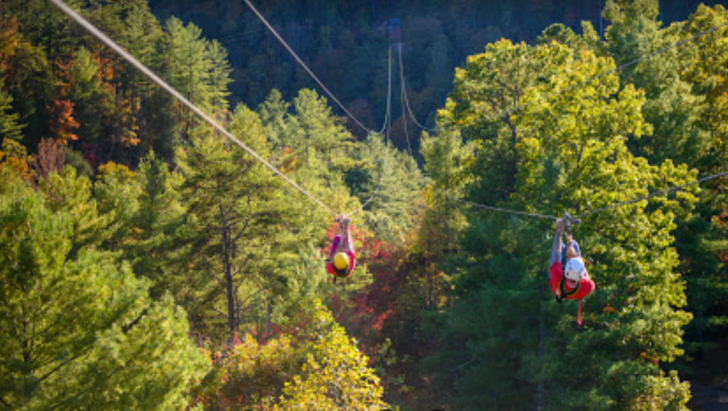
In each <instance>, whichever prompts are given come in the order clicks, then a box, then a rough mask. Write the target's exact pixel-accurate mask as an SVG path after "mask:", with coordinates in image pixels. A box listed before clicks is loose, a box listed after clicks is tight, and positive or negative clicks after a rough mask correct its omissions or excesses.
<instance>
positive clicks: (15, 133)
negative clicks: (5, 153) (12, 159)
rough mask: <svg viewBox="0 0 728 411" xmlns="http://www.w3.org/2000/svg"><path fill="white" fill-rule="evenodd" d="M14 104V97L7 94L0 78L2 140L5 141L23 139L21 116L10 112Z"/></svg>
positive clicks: (0, 126)
mask: <svg viewBox="0 0 728 411" xmlns="http://www.w3.org/2000/svg"><path fill="white" fill-rule="evenodd" d="M12 102H13V97H12V96H11V95H9V94H7V93H6V92H5V82H4V81H3V79H2V78H1V77H0V139H3V140H4V139H6V138H11V139H13V140H20V139H21V138H22V130H23V125H22V124H19V123H18V119H19V118H20V115H19V114H17V113H12V112H10V110H11V109H12V105H11V103H12Z"/></svg>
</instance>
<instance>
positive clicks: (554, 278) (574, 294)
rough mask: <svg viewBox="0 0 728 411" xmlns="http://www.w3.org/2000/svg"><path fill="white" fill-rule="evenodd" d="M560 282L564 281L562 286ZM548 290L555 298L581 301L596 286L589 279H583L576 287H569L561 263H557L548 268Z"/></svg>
mask: <svg viewBox="0 0 728 411" xmlns="http://www.w3.org/2000/svg"><path fill="white" fill-rule="evenodd" d="M562 280H564V282H563V284H562V283H561V281H562ZM549 288H550V289H551V291H552V292H553V293H554V294H556V296H557V297H561V298H567V299H569V300H581V299H582V298H584V297H586V296H587V295H589V294H591V292H592V291H594V288H596V285H595V284H594V281H592V279H591V278H589V277H584V278H582V279H581V281H579V284H578V285H577V286H576V287H569V284H568V281H567V280H566V279H565V278H564V269H563V268H562V267H561V262H559V261H557V262H555V263H553V264H552V265H551V268H549ZM562 289H563V293H562ZM562 294H564V295H562Z"/></svg>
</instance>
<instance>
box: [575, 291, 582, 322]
mask: <svg viewBox="0 0 728 411" xmlns="http://www.w3.org/2000/svg"><path fill="white" fill-rule="evenodd" d="M581 300H582V298H580V299H579V309H578V310H577V312H576V323H577V324H579V325H581Z"/></svg>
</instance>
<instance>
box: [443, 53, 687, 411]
mask: <svg viewBox="0 0 728 411" xmlns="http://www.w3.org/2000/svg"><path fill="white" fill-rule="evenodd" d="M526 55H527V56H528V57H526V58H523V57H522V56H526ZM516 60H517V61H521V62H520V63H519V62H517V61H516ZM524 60H525V61H524ZM556 63H558V64H556ZM613 65H614V62H612V61H611V60H610V59H607V58H599V57H596V56H594V55H593V53H591V52H590V51H586V50H584V51H582V52H580V53H579V54H577V55H576V56H575V55H574V54H573V53H572V52H571V51H570V50H569V49H568V48H566V47H564V46H562V45H559V44H556V43H552V44H545V45H540V46H538V47H536V48H534V49H531V50H526V49H525V46H522V45H515V46H514V45H511V44H510V43H507V42H500V43H498V44H496V45H494V46H489V48H488V49H487V51H486V53H485V54H483V55H479V56H474V57H471V58H470V59H469V63H468V66H466V68H465V69H464V70H462V71H460V72H458V74H457V80H456V90H455V91H454V92H453V97H451V99H450V100H449V101H448V105H447V108H448V109H447V110H446V111H443V112H442V113H441V116H442V117H443V120H444V121H447V122H450V123H452V124H462V125H465V126H469V127H470V128H468V131H469V133H470V135H473V136H476V137H477V139H478V140H477V142H476V143H477V144H478V147H479V151H481V153H480V156H479V159H478V160H477V161H476V162H475V163H473V164H472V166H471V170H472V172H473V174H474V179H473V182H472V183H471V184H470V197H471V198H473V199H474V200H475V201H477V202H479V203H483V204H492V205H502V206H504V207H506V208H511V209H522V210H526V211H532V212H540V213H548V214H552V215H553V214H556V215H559V214H563V213H564V212H566V211H572V212H574V213H577V214H578V213H580V212H583V211H587V210H590V209H596V208H599V207H602V206H604V205H608V204H612V203H614V202H617V201H621V200H626V199H630V198H633V197H637V196H640V195H644V194H647V193H648V192H651V191H655V190H658V189H661V188H665V187H667V186H672V185H678V184H681V183H684V182H686V181H689V180H691V179H693V178H694V177H695V172H690V171H689V170H688V169H687V167H685V166H675V165H673V164H672V163H671V162H670V161H666V162H664V163H663V164H661V165H660V166H653V165H650V164H649V163H648V162H647V161H646V160H644V159H642V158H638V157H634V156H633V155H632V154H631V153H630V152H629V151H628V149H627V146H626V144H625V142H626V136H640V135H643V134H645V133H648V132H649V131H650V129H651V128H650V125H649V124H646V123H645V122H644V120H643V119H642V115H641V107H642V106H643V105H644V104H645V99H644V96H643V94H642V93H641V92H639V91H637V90H635V89H634V88H633V87H631V86H626V87H624V88H623V89H622V90H621V91H620V89H619V81H618V79H617V78H616V76H614V75H612V76H606V77H604V78H602V79H601V80H600V81H598V82H593V83H590V84H588V85H584V86H582V87H580V88H578V89H574V90H573V91H572V92H571V93H564V94H562V95H559V96H557V97H554V98H551V99H549V100H545V99H542V100H539V101H537V102H535V103H534V104H532V105H530V106H528V108H527V109H524V110H522V111H521V112H519V113H518V114H517V115H507V116H504V117H503V118H496V119H492V120H489V121H483V120H481V119H483V118H484V117H485V116H487V113H488V112H489V111H490V110H493V109H502V108H504V104H505V103H504V101H505V100H504V99H503V97H504V96H506V95H513V93H514V92H517V93H518V94H516V95H517V96H520V97H519V98H520V99H521V100H516V101H515V103H516V104H518V103H528V102H529V101H532V100H534V99H537V98H538V97H539V96H541V95H545V94H548V93H549V92H550V91H551V90H554V89H561V88H564V87H566V86H568V84H572V83H578V82H580V81H583V80H584V79H586V78H588V77H591V76H593V75H595V74H597V73H599V72H601V71H603V70H604V69H608V68H609V67H613ZM524 66H533V67H540V68H541V75H540V77H539V78H540V79H542V80H541V81H538V80H536V81H533V80H531V81H528V79H526V78H523V77H521V76H520V75H519V74H518V73H519V72H518V71H516V72H513V73H511V74H510V75H509V76H507V77H505V78H507V79H508V81H507V82H506V83H505V84H501V83H498V82H496V79H500V81H503V79H504V77H501V76H500V74H499V72H498V70H504V69H506V68H509V70H516V69H518V68H519V67H524ZM594 97H598V98H594ZM462 101H465V103H461V102H462ZM495 102H503V103H500V105H497V106H496V105H495V104H494V103H495ZM496 107H497V108H496ZM504 162H505V163H507V165H508V166H507V167H503V166H499V165H498V164H502V163H504ZM494 163H495V164H494ZM508 163H509V164H508ZM494 181H495V182H496V184H494V183H493V182H494ZM509 181H511V182H512V183H508V182H509ZM498 200H500V201H498ZM694 201H695V197H694V195H693V193H691V192H682V193H679V194H677V198H675V199H671V198H666V197H655V198H652V199H651V200H650V201H642V202H640V203H636V204H633V205H630V206H625V207H621V208H617V209H614V210H610V211H609V212H604V213H600V214H595V215H593V216H591V217H588V218H586V219H585V220H584V221H583V222H582V224H580V225H579V227H578V231H577V234H576V235H577V238H578V239H579V240H580V241H581V245H582V250H583V252H584V254H585V256H586V258H587V259H588V261H589V262H590V265H589V271H590V273H591V276H592V277H593V278H594V280H595V281H596V283H597V292H596V293H595V294H594V295H593V296H591V297H590V298H589V299H587V301H586V305H585V308H586V311H587V320H586V325H585V328H584V330H583V331H581V332H579V333H577V332H575V330H574V329H573V327H571V325H570V324H571V323H573V321H574V318H573V314H572V313H573V311H572V310H571V309H569V307H562V306H557V305H556V304H555V303H553V302H548V300H546V298H547V297H546V295H545V294H544V292H545V291H544V286H543V284H545V282H546V280H547V277H546V274H545V272H546V261H547V258H546V257H545V255H546V254H547V253H546V251H544V250H548V249H549V243H550V239H549V238H548V237H547V236H545V235H544V234H545V233H548V232H549V231H551V227H548V226H543V225H540V224H536V223H535V222H534V221H531V220H529V221H528V222H525V221H522V220H520V219H519V218H517V217H512V218H506V219H503V218H501V216H500V215H494V214H493V213H492V212H489V211H479V212H473V214H471V215H470V217H469V219H470V223H471V226H470V229H469V230H468V233H467V235H466V237H465V238H464V239H463V242H462V247H463V248H464V250H465V251H466V252H467V253H468V259H467V260H468V266H469V267H470V268H469V269H468V271H467V273H466V274H464V275H463V276H462V277H461V278H459V279H458V281H457V285H458V290H459V291H458V295H459V296H460V301H459V304H458V305H457V306H456V308H455V309H453V310H452V312H450V313H448V314H447V315H446V317H445V321H446V324H447V325H446V327H445V332H444V333H443V334H442V335H443V342H444V344H446V345H445V347H443V348H444V350H443V351H442V353H441V354H440V355H439V359H435V358H433V361H434V363H435V364H440V366H439V367H440V369H442V368H443V367H447V368H448V369H450V370H451V371H454V372H455V375H454V380H453V379H452V377H453V375H452V374H449V373H448V372H443V373H441V374H442V378H443V382H447V380H448V379H450V383H451V384H452V383H454V384H455V388H456V391H457V392H458V393H459V394H458V396H457V397H456V403H457V404H459V405H460V406H462V407H464V408H465V409H483V408H482V407H483V406H484V405H485V406H487V407H492V408H493V409H497V408H500V407H504V406H506V407H509V408H528V407H534V406H536V405H537V403H536V401H537V398H538V397H537V396H535V395H534V394H533V393H534V392H535V391H536V390H537V389H538V387H539V384H541V386H542V387H546V388H543V389H548V390H549V392H550V394H549V395H548V396H547V397H542V400H541V401H544V402H543V403H538V404H541V405H542V406H543V405H545V406H546V407H554V408H559V409H563V408H567V409H575V408H581V407H586V408H589V409H614V408H628V407H633V406H634V407H637V404H639V403H643V402H645V401H646V402H648V403H654V404H657V403H658V402H660V401H665V402H664V403H668V402H669V403H674V404H677V405H675V406H676V407H677V406H678V405H679V406H680V407H682V406H683V405H682V404H684V402H685V401H686V400H687V398H688V394H687V391H686V389H687V388H686V387H685V386H683V385H680V384H678V383H677V380H676V379H675V378H674V377H671V379H668V378H667V377H664V376H658V377H655V373H656V371H657V370H658V369H657V367H656V365H654V364H657V362H658V361H667V362H669V361H673V360H674V359H675V358H676V357H677V356H679V355H680V354H681V353H682V350H681V349H680V348H679V344H680V343H681V342H682V338H681V337H682V327H683V326H684V325H685V324H686V323H687V322H688V321H689V319H690V315H689V314H688V313H686V312H684V311H681V310H680V307H683V306H684V305H685V302H686V300H685V294H684V284H683V282H682V280H681V279H680V275H679V273H678V272H676V268H677V265H678V258H677V257H678V256H677V253H676V252H675V250H674V248H671V244H672V242H673V236H672V234H671V233H672V231H673V230H674V229H675V227H676V224H675V221H676V220H678V219H680V218H684V217H685V216H686V215H687V214H688V213H689V210H690V208H691V205H692V204H693V202H694ZM547 230H548V231H547ZM540 290H541V291H540ZM602 308H604V311H603V312H601V311H602ZM574 309H575V307H574ZM535 330H540V331H535ZM506 335H507V336H509V337H508V338H503V336H506ZM446 347H452V348H450V349H448V348H446ZM455 347H459V349H458V350H459V354H452V352H453V351H454V349H455ZM453 367H454V368H453ZM574 367H577V368H578V369H579V370H580V378H579V380H578V382H575V381H573V379H572V380H569V375H570V374H571V373H570V371H569V370H573V369H574ZM605 369H608V370H609V371H608V372H606V373H605V372H604V370H605ZM651 384H657V385H658V386H660V385H664V386H665V387H669V388H665V389H655V391H645V390H643V388H644V387H645V386H646V385H651ZM562 386H568V387H569V390H567V391H560V390H556V391H558V392H552V391H551V390H553V389H555V388H556V387H562ZM562 393H563V395H562ZM543 394H545V393H543Z"/></svg>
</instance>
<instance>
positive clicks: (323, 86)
mask: <svg viewBox="0 0 728 411" xmlns="http://www.w3.org/2000/svg"><path fill="white" fill-rule="evenodd" d="M244 1H245V4H247V5H248V7H249V8H250V10H252V11H253V13H255V15H256V16H258V18H259V19H260V21H262V22H263V24H265V26H266V27H268V30H270V31H271V33H273V35H274V36H275V37H276V38H277V39H278V41H279V42H280V43H281V44H282V45H283V47H285V48H286V50H288V52H289V53H291V55H292V56H293V58H295V59H296V61H297V62H298V64H300V65H301V66H302V67H303V69H304V70H306V72H307V73H308V74H309V75H310V76H311V78H313V79H314V81H316V83H318V85H319V86H320V87H321V88H322V89H323V90H324V91H325V92H326V94H328V96H329V97H331V99H332V100H333V101H334V102H335V103H336V105H338V106H339V107H340V108H341V109H342V110H343V111H344V113H346V115H347V116H349V118H351V119H352V120H353V121H354V123H356V125H357V126H359V127H361V128H362V129H363V130H364V131H366V132H367V133H374V131H373V130H370V129H369V128H367V126H365V125H364V124H362V122H360V121H359V120H358V119H357V118H356V117H354V115H353V114H351V113H350V112H349V110H347V109H346V107H344V105H343V104H342V103H341V102H340V101H339V99H337V98H336V96H334V94H333V93H332V92H331V91H329V89H328V88H326V86H325V85H324V83H323V82H321V80H319V78H318V77H316V75H315V74H314V73H313V71H311V69H310V68H308V66H307V65H306V63H304V62H303V60H301V58H300V57H298V54H296V52H295V51H293V49H292V48H291V46H289V45H288V43H286V41H285V40H284V39H283V37H281V36H280V34H278V32H277V31H276V29H274V28H273V26H271V24H270V23H268V20H266V19H265V17H263V15H262V14H260V12H259V11H258V9H256V8H255V6H254V5H253V3H251V2H250V0H244Z"/></svg>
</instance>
